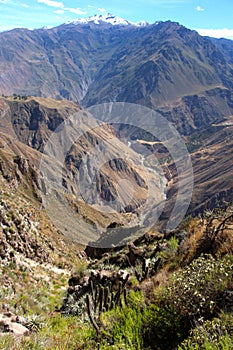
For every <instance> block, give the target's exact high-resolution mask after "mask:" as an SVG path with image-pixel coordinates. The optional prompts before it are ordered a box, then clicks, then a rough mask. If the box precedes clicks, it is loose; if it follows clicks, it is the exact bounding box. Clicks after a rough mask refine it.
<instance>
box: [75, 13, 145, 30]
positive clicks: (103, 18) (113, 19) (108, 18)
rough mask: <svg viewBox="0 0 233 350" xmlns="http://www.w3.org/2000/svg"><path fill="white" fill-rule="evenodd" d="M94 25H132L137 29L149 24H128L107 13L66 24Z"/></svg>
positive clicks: (143, 22) (128, 22) (124, 20)
mask: <svg viewBox="0 0 233 350" xmlns="http://www.w3.org/2000/svg"><path fill="white" fill-rule="evenodd" d="M90 22H91V23H95V24H101V23H102V22H105V23H109V24H112V25H120V26H129V25H134V26H137V27H145V26H147V25H148V24H149V23H147V22H146V21H141V22H130V21H127V20H126V19H124V18H121V17H118V16H114V15H112V14H111V13H108V14H106V15H95V16H91V17H88V18H78V19H75V20H74V21H71V22H68V23H73V24H88V23H90Z"/></svg>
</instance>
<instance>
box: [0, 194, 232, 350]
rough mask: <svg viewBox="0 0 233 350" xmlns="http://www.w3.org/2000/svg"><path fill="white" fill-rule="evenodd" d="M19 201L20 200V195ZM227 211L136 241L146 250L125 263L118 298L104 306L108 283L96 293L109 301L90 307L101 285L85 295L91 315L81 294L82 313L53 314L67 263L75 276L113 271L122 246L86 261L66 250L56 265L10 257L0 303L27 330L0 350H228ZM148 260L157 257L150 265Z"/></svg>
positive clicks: (5, 340)
mask: <svg viewBox="0 0 233 350" xmlns="http://www.w3.org/2000/svg"><path fill="white" fill-rule="evenodd" d="M5 198H6V199H5V200H7V198H8V197H5ZM8 204H10V202H9V203H8ZM23 204H25V205H26V203H24V200H23V198H22V199H21V205H23ZM231 212H232V208H231V207H229V209H228V210H226V211H225V212H224V213H223V212H221V211H220V210H218V211H212V212H210V211H208V212H205V216H204V217H202V218H187V219H186V220H185V221H184V222H183V224H182V225H181V227H180V230H177V231H176V232H175V233H173V234H171V235H170V236H169V237H167V238H164V237H163V236H162V235H159V234H156V233H155V235H154V238H153V240H152V238H150V240H149V241H147V240H146V241H144V240H143V239H141V242H144V243H143V244H145V245H144V246H143V245H142V246H141V248H140V249H139V250H138V251H139V252H140V251H141V252H142V251H143V250H147V252H148V255H147V256H146V257H145V258H144V260H143V261H142V262H140V259H139V261H136V263H135V267H134V269H133V268H132V266H129V267H126V270H127V272H128V273H129V275H130V277H129V280H128V283H127V284H126V285H124V287H126V288H124V291H125V292H126V293H124V295H123V298H122V300H121V302H119V303H113V305H111V307H106V305H108V303H107V302H109V301H111V296H110V295H111V293H110V289H109V288H110V287H109V286H107V285H106V287H105V288H102V289H103V291H104V292H103V293H104V294H103V296H104V295H107V293H105V292H106V291H108V300H107V299H106V300H105V299H104V302H103V303H102V304H101V305H102V306H103V307H101V308H100V306H99V304H97V307H96V308H95V304H94V300H95V299H96V298H97V296H100V290H101V285H99V286H98V285H95V286H94V285H92V288H91V291H90V292H88V293H89V294H88V295H89V300H90V301H91V303H92V309H91V310H89V311H91V312H88V307H87V305H88V304H86V303H85V300H86V297H85V296H84V299H83V300H84V303H83V304H84V306H83V309H82V310H81V313H80V312H75V308H73V311H72V312H73V314H70V315H66V316H65V315H64V314H61V313H60V312H59V311H58V310H59V309H60V307H61V306H62V304H63V301H64V298H66V296H67V292H66V291H67V286H68V278H69V271H68V270H67V267H69V266H72V271H73V273H74V275H75V276H76V278H77V279H79V280H81V279H82V278H83V279H85V278H86V277H87V276H88V275H90V273H91V272H90V271H91V270H93V269H95V270H96V271H101V269H107V271H108V273H112V272H113V271H120V269H121V268H122V265H120V263H122V264H125V260H124V259H123V258H124V254H125V255H126V254H127V248H126V247H125V248H123V251H122V252H115V253H114V252H112V253H109V254H110V255H108V256H106V254H105V255H104V256H103V257H102V259H99V260H98V261H97V262H95V263H94V262H92V263H91V264H89V265H88V262H87V261H85V260H78V259H76V260H75V257H74V255H72V254H71V255H68V254H67V253H66V254H67V256H66V261H65V260H61V259H59V256H57V257H56V254H55V253H54V254H55V255H54V257H56V259H55V263H56V268H55V269H54V267H55V266H54V265H52V264H44V263H43V262H42V263H40V262H39V261H38V262H37V263H34V264H32V261H31V263H30V260H29V259H25V260H24V261H23V260H21V262H20V263H19V261H18V260H17V259H16V261H14V260H12V261H11V262H9V264H6V265H5V266H3V267H2V270H1V272H2V275H3V276H4V280H3V281H7V283H5V284H4V282H3V283H2V288H1V301H2V303H4V304H5V305H7V307H8V309H9V310H10V311H12V312H15V313H16V314H19V315H22V316H23V317H24V318H25V326H27V327H28V329H29V330H30V331H31V332H30V334H29V335H27V336H24V337H21V338H17V337H13V335H10V334H6V335H4V336H1V337H0V349H4V350H8V349H12V350H28V349H30V350H42V349H43V350H44V349H45V350H58V349H59V350H77V349H87V350H93V349H102V350H108V349H112V350H114V349H116V350H119V349H122V350H123V349H124V350H125V349H126V350H152V349H155V350H173V349H174V350H175V349H177V350H188V349H191V350H199V349H203V350H230V349H232V347H233V342H232V336H233V313H232V290H233V284H232V271H233V269H232V267H233V255H232V231H231V227H232V215H231ZM8 219H9V222H13V223H14V222H16V220H17V215H16V211H15V210H14V207H12V206H11V208H10V207H9V211H8ZM12 227H14V225H12ZM13 232H15V230H13ZM151 237H152V236H151ZM139 241H140V240H139ZM145 242H146V243H145ZM56 244H57V243H56ZM141 244H142V243H141ZM155 247H157V248H158V247H159V249H158V250H156V251H157V253H156V257H154V256H153V253H152V254H151V253H150V252H154V248H155ZM55 251H56V250H55ZM66 251H67V252H68V248H66ZM64 253H65V252H64ZM150 254H151V257H150ZM117 257H118V259H117ZM119 257H120V258H119ZM104 259H106V261H105V260H104ZM153 259H155V260H153ZM107 261H108V263H107ZM109 261H111V264H109ZM154 262H155V263H156V262H159V263H158V264H157V265H156V266H157V267H156V269H155V266H154V265H153V264H154ZM70 264H71V265H70ZM133 271H134V272H135V275H134V274H133ZM139 277H140V278H139ZM126 281H127V280H126ZM125 283H126V282H125ZM118 288H119V287H118ZM119 290H121V289H119ZM117 291H118V289H117V288H116V289H115V292H114V293H113V294H112V295H114V298H115V297H116V295H117ZM122 291H123V288H122ZM93 298H94V299H93ZM98 300H100V297H99V299H98ZM119 300H120V299H119ZM105 301H106V303H107V304H105ZM110 304H111V303H110ZM71 310H72V308H71ZM90 314H91V316H90ZM92 318H93V319H92ZM93 320H94V322H93ZM93 325H96V327H95V326H94V327H93Z"/></svg>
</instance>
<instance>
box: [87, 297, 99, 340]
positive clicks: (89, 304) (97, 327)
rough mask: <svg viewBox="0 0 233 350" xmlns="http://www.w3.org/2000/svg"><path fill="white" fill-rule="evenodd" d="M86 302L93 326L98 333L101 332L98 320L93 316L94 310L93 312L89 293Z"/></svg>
mask: <svg viewBox="0 0 233 350" xmlns="http://www.w3.org/2000/svg"><path fill="white" fill-rule="evenodd" d="M86 304H87V312H88V316H89V319H90V321H91V323H92V325H93V327H94V328H95V330H96V332H97V333H98V334H100V333H101V331H100V328H99V326H98V325H97V323H96V321H95V320H94V317H93V315H92V312H91V300H90V295H89V294H87V296H86Z"/></svg>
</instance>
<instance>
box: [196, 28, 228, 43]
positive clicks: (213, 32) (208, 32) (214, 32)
mask: <svg viewBox="0 0 233 350" xmlns="http://www.w3.org/2000/svg"><path fill="white" fill-rule="evenodd" d="M195 30H196V31H197V32H198V33H199V34H200V35H203V36H211V37H213V38H226V39H231V40H233V29H229V28H223V29H195Z"/></svg>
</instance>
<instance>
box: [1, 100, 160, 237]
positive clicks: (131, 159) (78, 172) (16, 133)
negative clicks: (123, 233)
mask: <svg viewBox="0 0 233 350" xmlns="http://www.w3.org/2000/svg"><path fill="white" fill-rule="evenodd" d="M0 100H1V103H2V106H3V105H4V106H5V111H6V113H5V115H4V117H3V118H2V119H1V135H2V141H1V163H0V170H1V174H2V177H3V179H4V181H7V182H8V183H10V184H11V186H15V188H25V189H27V191H29V192H30V193H31V195H32V196H33V197H34V198H36V200H38V201H39V202H40V203H42V206H45V208H44V209H45V210H47V207H46V204H47V205H48V206H50V205H51V207H52V209H51V210H52V212H48V215H50V218H52V220H53V218H54V217H55V218H59V216H60V214H59V211H60V212H61V211H62V210H61V209H59V207H57V206H56V205H52V204H51V203H52V202H51V200H52V198H53V195H51V193H53V192H51V191H55V192H54V196H55V197H56V198H57V200H58V198H62V199H61V202H62V201H63V200H64V201H66V204H65V206H66V207H70V206H71V212H70V215H69V216H68V217H70V216H72V215H74V219H73V220H74V221H76V224H71V223H70V224H69V223H68V221H69V220H68V219H67V220H68V221H67V220H64V223H62V225H64V226H62V227H59V228H60V229H61V231H63V230H64V231H66V232H67V233H66V234H67V235H70V236H72V237H73V238H74V239H75V237H76V236H79V234H80V235H81V240H82V239H85V242H86V240H87V242H86V243H88V240H91V239H92V240H93V236H91V237H90V236H89V235H90V232H91V234H94V231H96V230H97V233H98V232H100V233H102V232H103V230H105V229H106V228H107V227H108V226H109V225H111V223H112V222H116V223H119V224H121V225H126V226H134V225H136V224H137V223H138V221H140V220H141V219H140V216H141V214H142V212H143V206H144V204H145V203H146V201H147V200H148V196H149V195H150V194H149V186H150V191H151V192H153V195H154V196H155V197H156V200H157V201H158V203H159V202H160V201H161V200H162V199H163V196H164V194H163V188H162V186H161V183H160V178H159V176H158V175H156V173H148V172H147V170H146V168H145V167H144V166H143V164H142V161H141V158H140V156H139V155H138V154H137V153H136V152H135V151H133V150H132V149H130V148H128V147H127V145H126V144H124V143H122V142H121V141H120V140H119V139H117V137H116V136H115V135H116V130H114V128H113V127H112V126H109V125H106V124H104V125H100V123H99V122H98V121H96V120H94V119H93V117H91V116H89V115H88V113H86V112H85V111H82V110H81V109H80V107H79V106H78V105H76V104H74V103H73V102H68V101H55V100H50V99H41V98H27V99H22V98H18V99H17V98H8V99H4V98H2V99H0ZM62 125H63V126H65V127H64V130H63V129H62ZM61 130H63V131H62V132H60V131H61ZM6 131H8V133H7V134H6V133H5V132H6ZM62 152H63V153H64V155H63V156H61V157H60V155H61V154H62ZM125 155H127V157H126V156H125ZM43 164H46V170H45V169H43ZM151 186H152V187H153V191H152V189H151ZM47 198H49V202H46V201H47ZM61 202H60V201H59V200H58V204H61ZM77 222H79V225H78V227H77ZM55 225H56V223H55ZM90 227H92V229H90ZM92 230H93V233H92Z"/></svg>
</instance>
